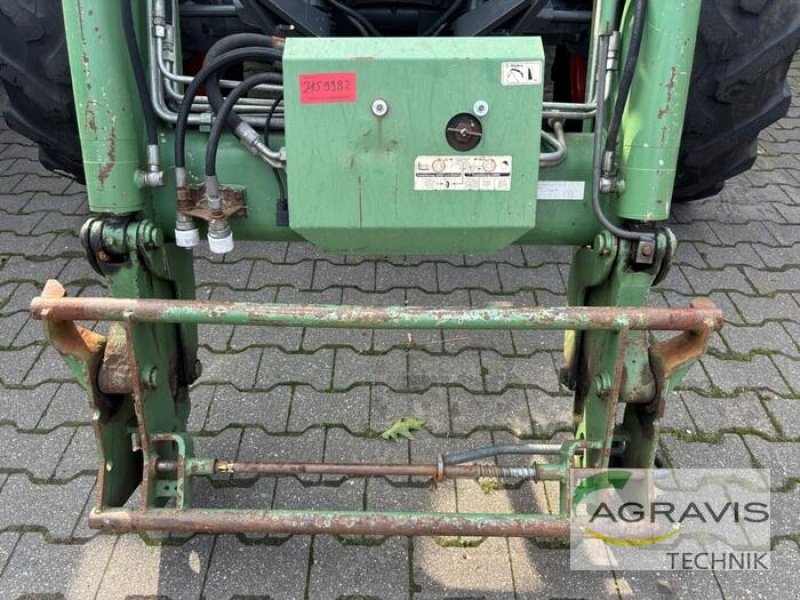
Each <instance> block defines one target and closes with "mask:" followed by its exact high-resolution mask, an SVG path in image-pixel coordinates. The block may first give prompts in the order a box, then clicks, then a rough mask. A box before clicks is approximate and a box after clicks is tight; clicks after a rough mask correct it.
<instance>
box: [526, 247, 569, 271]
mask: <svg viewBox="0 0 800 600" xmlns="http://www.w3.org/2000/svg"><path fill="white" fill-rule="evenodd" d="M520 248H522V253H523V254H524V255H525V263H526V264H527V265H528V266H529V267H537V266H539V265H550V264H558V263H561V264H569V263H570V262H572V253H573V252H574V249H573V248H570V247H569V246H520Z"/></svg>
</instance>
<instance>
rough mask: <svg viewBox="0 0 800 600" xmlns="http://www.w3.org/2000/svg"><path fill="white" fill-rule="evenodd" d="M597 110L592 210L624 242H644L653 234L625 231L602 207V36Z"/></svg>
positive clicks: (602, 40)
mask: <svg viewBox="0 0 800 600" xmlns="http://www.w3.org/2000/svg"><path fill="white" fill-rule="evenodd" d="M597 51H598V54H597V109H596V110H595V117H594V155H593V160H592V210H593V211H594V215H595V217H597V220H598V221H600V224H601V225H602V226H603V227H605V228H606V229H608V230H609V231H610V232H611V233H612V234H614V235H615V236H616V237H618V238H621V239H624V240H644V239H648V238H651V237H652V235H651V234H647V233H640V232H636V231H631V230H629V229H623V228H622V227H619V226H618V225H616V224H614V223H612V222H611V221H610V220H609V219H608V217H607V216H606V215H605V213H604V212H603V207H602V206H601V205H600V179H601V177H602V171H603V120H604V112H605V95H606V72H607V70H608V36H607V35H601V36H600V39H599V41H598V48H597Z"/></svg>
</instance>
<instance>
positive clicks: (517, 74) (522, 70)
mask: <svg viewBox="0 0 800 600" xmlns="http://www.w3.org/2000/svg"><path fill="white" fill-rule="evenodd" d="M542 71H543V67H542V62H541V61H538V60H532V61H527V62H504V63H503V64H502V66H501V68H500V84H501V85H541V84H542Z"/></svg>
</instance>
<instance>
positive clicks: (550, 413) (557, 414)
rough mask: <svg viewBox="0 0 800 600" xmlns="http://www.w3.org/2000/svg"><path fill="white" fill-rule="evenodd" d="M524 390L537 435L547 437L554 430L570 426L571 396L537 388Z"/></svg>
mask: <svg viewBox="0 0 800 600" xmlns="http://www.w3.org/2000/svg"><path fill="white" fill-rule="evenodd" d="M524 392H525V397H526V398H527V399H528V406H529V407H530V413H531V416H532V417H533V433H534V434H535V435H536V436H537V437H548V436H550V435H552V433H553V432H554V431H556V430H560V429H567V428H571V427H572V396H563V395H552V394H549V393H547V392H543V391H542V390H537V389H526V390H524Z"/></svg>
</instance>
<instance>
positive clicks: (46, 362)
mask: <svg viewBox="0 0 800 600" xmlns="http://www.w3.org/2000/svg"><path fill="white" fill-rule="evenodd" d="M73 380H74V376H73V375H72V371H70V370H69V367H68V366H67V363H66V362H64V359H63V358H62V357H61V355H60V354H59V353H58V351H57V350H56V349H55V348H54V347H53V346H45V347H44V349H43V350H42V353H41V354H39V356H38V357H37V358H36V362H35V363H34V364H33V365H32V366H31V369H30V371H28V373H27V375H25V379H24V380H23V381H22V383H24V384H25V385H38V384H40V383H45V382H49V381H73Z"/></svg>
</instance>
